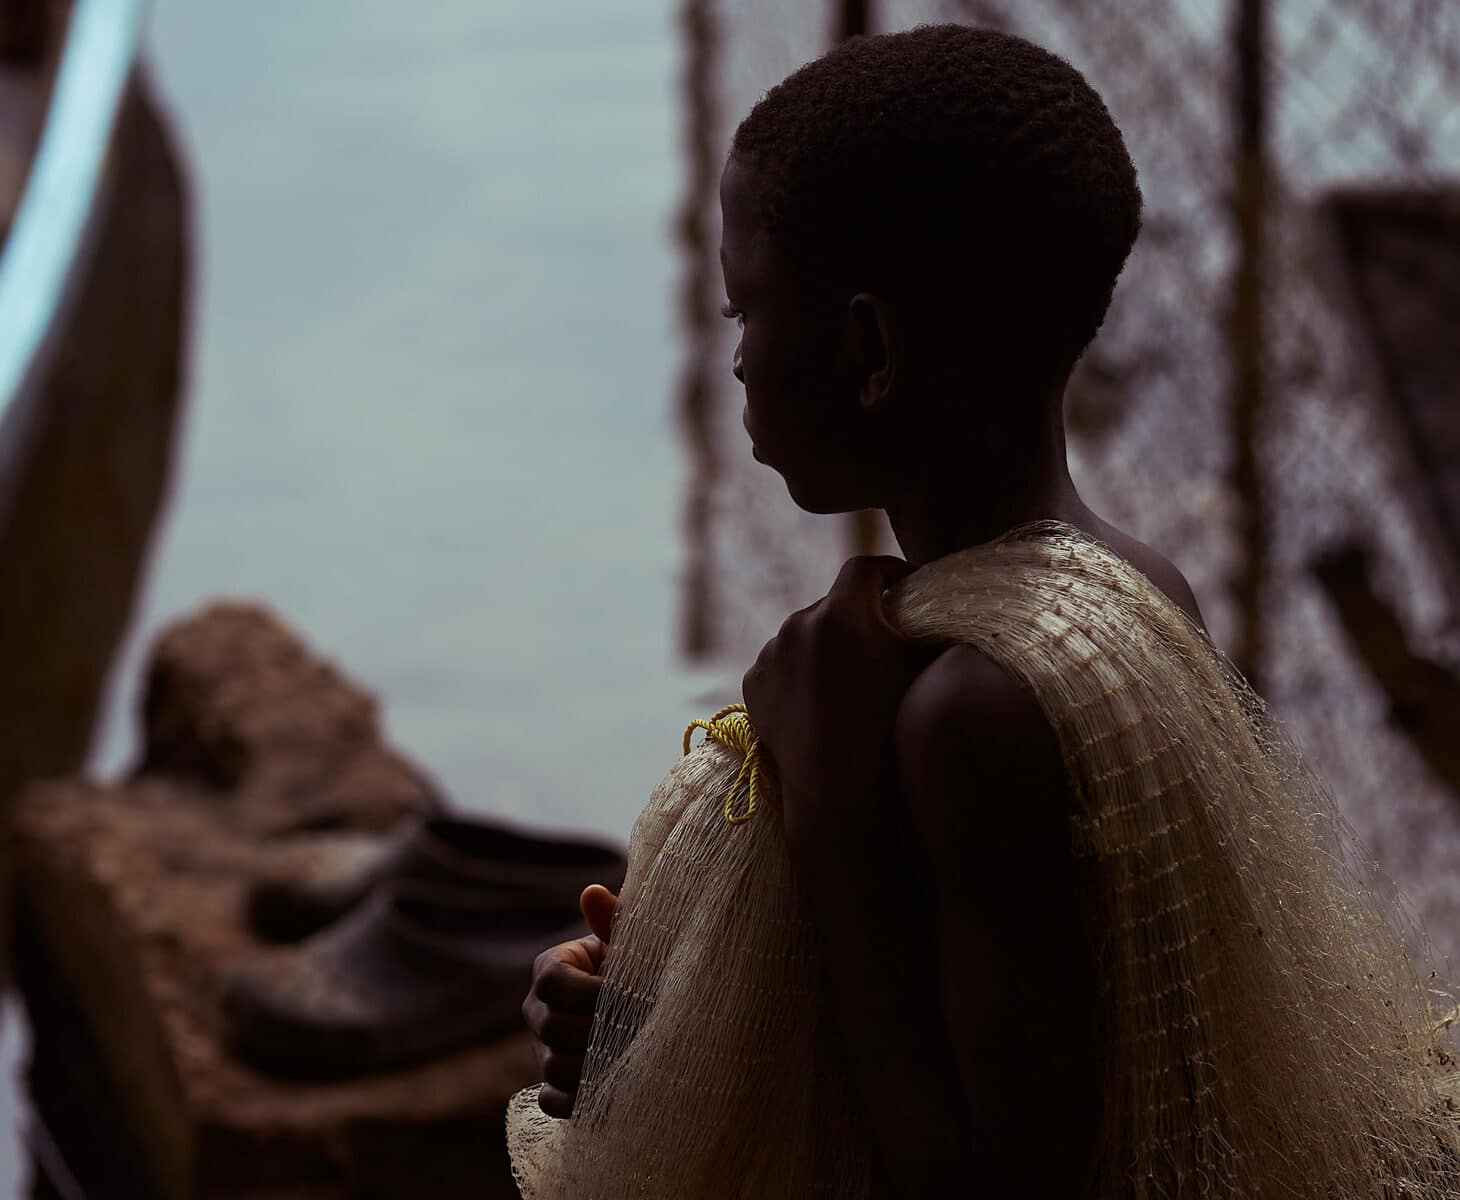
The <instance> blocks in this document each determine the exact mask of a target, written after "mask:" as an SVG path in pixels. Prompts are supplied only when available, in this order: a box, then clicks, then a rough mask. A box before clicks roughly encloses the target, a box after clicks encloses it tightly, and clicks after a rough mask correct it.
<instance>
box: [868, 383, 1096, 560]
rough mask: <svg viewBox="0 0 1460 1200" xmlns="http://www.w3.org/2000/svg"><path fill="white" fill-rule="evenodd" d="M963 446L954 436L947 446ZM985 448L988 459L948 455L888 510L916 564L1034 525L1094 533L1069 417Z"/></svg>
mask: <svg viewBox="0 0 1460 1200" xmlns="http://www.w3.org/2000/svg"><path fill="white" fill-rule="evenodd" d="M1056 412H1057V413H1058V409H1056ZM961 442H962V439H956V438H950V439H948V440H947V441H946V442H945V443H944V445H951V446H954V447H956V446H958V445H959V444H960V443H961ZM962 444H964V445H966V443H962ZM981 449H982V450H984V451H985V453H980V454H978V455H977V456H975V455H972V454H968V455H966V456H964V457H962V458H960V457H959V455H958V453H957V451H956V449H955V450H953V451H952V452H951V453H950V454H949V455H945V456H940V458H939V459H938V460H935V462H933V463H930V464H929V467H930V469H929V470H928V471H927V473H926V474H925V475H924V476H923V479H922V481H920V484H919V487H918V488H917V490H916V491H911V492H908V493H907V494H905V495H903V496H900V497H898V498H897V499H896V500H895V501H892V502H890V503H889V504H888V505H887V519H888V523H889V524H890V525H891V526H892V532H893V534H894V535H895V536H896V538H897V543H898V545H899V546H900V547H901V548H902V553H903V557H904V558H906V559H907V561H908V562H909V563H910V564H911V565H913V566H915V567H917V566H921V565H922V564H923V563H926V562H931V561H933V560H934V559H937V558H942V557H944V556H945V555H948V554H953V553H955V552H956V551H958V550H964V549H967V548H968V547H970V546H976V545H979V544H981V543H983V542H987V541H990V540H992V539H993V538H996V537H998V536H999V535H1000V534H1001V533H1004V532H1005V531H1007V530H1009V529H1013V528H1014V527H1015V526H1017V525H1023V524H1025V523H1026V522H1028V521H1040V520H1059V521H1067V522H1069V523H1070V524H1071V525H1075V526H1078V527H1081V528H1086V529H1088V528H1089V527H1090V525H1091V523H1092V522H1093V521H1095V520H1098V518H1096V517H1095V516H1094V514H1093V513H1092V512H1091V510H1090V509H1089V508H1088V507H1086V505H1085V502H1084V501H1083V500H1081V499H1080V495H1079V493H1078V492H1077V491H1076V490H1075V484H1074V480H1072V479H1071V478H1070V470H1069V465H1068V463H1067V461H1066V458H1065V436H1064V422H1063V420H1062V419H1056V420H1053V421H1051V422H1050V423H1049V424H1048V425H1046V426H1045V427H1044V428H1042V429H1041V430H1039V431H1038V432H1036V433H1033V434H1029V435H1026V436H1024V437H1023V438H1020V439H1017V441H1016V440H1014V439H1011V440H1010V442H1009V443H1007V444H1005V445H1003V446H1002V447H993V446H984V447H982V448H981Z"/></svg>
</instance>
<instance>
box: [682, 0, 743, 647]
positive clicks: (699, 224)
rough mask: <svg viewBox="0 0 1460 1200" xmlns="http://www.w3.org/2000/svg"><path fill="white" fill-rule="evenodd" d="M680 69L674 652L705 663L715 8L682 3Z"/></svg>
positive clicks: (712, 478) (711, 452)
mask: <svg viewBox="0 0 1460 1200" xmlns="http://www.w3.org/2000/svg"><path fill="white" fill-rule="evenodd" d="M679 22H680V28H681V31H682V32H683V35H684V44H685V62H684V70H683V74H682V75H681V76H680V90H681V95H682V98H683V111H684V142H685V150H686V157H687V160H688V163H689V171H688V176H687V179H686V181H685V191H684V198H683V200H682V201H681V204H680V208H679V212H678V214H677V217H676V221H675V231H676V235H677V239H678V241H679V245H680V249H681V251H682V254H683V260H682V261H683V262H684V264H685V272H684V277H683V278H682V279H681V281H680V285H679V304H680V319H681V321H682V322H683V325H684V330H685V334H686V342H687V345H688V350H687V353H686V356H685V361H684V366H683V367H682V368H681V370H680V376H679V384H678V387H677V392H678V397H679V403H678V409H679V413H678V415H679V426H680V431H681V433H682V435H683V437H684V440H685V445H686V447H687V448H688V450H689V454H690V471H689V482H688V485H687V488H686V494H685V500H684V507H683V509H682V511H681V516H680V526H681V529H682V531H683V537H684V547H685V560H686V562H685V573H684V581H683V593H682V598H681V601H680V603H681V608H680V623H679V648H680V652H681V653H682V654H683V655H684V656H685V657H686V658H687V659H689V660H690V661H691V662H699V661H703V660H704V659H706V658H708V657H709V655H710V653H711V652H712V650H713V649H714V648H715V647H714V643H715V640H716V636H717V630H716V615H717V614H716V612H715V607H714V602H715V592H714V588H713V586H712V577H713V563H712V558H711V554H710V540H709V536H710V526H711V522H712V519H713V511H712V510H713V504H714V498H715V491H716V488H717V486H718V485H719V481H720V475H721V461H720V452H719V449H718V439H717V431H716V422H715V411H714V409H715V405H714V400H715V396H716V394H717V391H716V386H715V381H716V379H717V378H718V376H717V374H716V373H717V372H719V371H724V372H725V373H727V374H728V373H729V371H730V363H729V361H728V359H725V358H722V357H720V356H719V355H718V354H717V350H718V347H719V344H720V343H719V341H718V333H719V328H718V322H719V319H720V318H719V310H718V308H717V307H716V305H715V303H714V300H713V297H714V296H715V295H717V294H718V284H717V283H716V282H715V280H716V276H717V274H718V270H719V266H718V262H717V258H716V255H717V248H716V246H715V244H714V241H713V233H712V225H711V213H712V210H713V205H714V201H715V196H716V194H717V189H718V186H719V178H720V160H719V157H718V148H717V146H716V145H715V130H716V127H717V122H718V120H719V110H718V108H717V106H716V90H715V89H716V86H717V84H718V79H717V76H716V67H717V62H716V59H717V56H718V50H719V43H720V33H719V24H718V21H717V12H716V9H715V0H683V2H682V4H681V6H680V13H679Z"/></svg>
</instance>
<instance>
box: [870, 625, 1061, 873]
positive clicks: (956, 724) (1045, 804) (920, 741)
mask: <svg viewBox="0 0 1460 1200" xmlns="http://www.w3.org/2000/svg"><path fill="white" fill-rule="evenodd" d="M897 758H898V776H899V779H900V781H901V784H902V789H903V793H904V796H905V799H906V801H907V803H908V807H909V810H910V815H911V816H912V818H913V820H914V821H915V823H917V824H918V825H919V826H921V828H922V833H923V835H924V839H925V840H926V841H929V842H931V843H936V842H940V841H942V840H943V839H945V838H947V839H953V841H955V842H957V843H958V844H960V845H961V846H963V847H964V848H965V849H966V847H967V845H968V843H967V841H966V838H967V837H968V836H974V835H975V833H976V831H978V832H982V834H984V835H988V834H990V833H993V832H995V830H997V831H998V832H999V835H1000V836H1001V837H1003V838H1009V839H1012V840H1013V841H1014V842H1023V843H1025V844H1026V845H1027V843H1028V842H1032V841H1039V840H1045V839H1047V838H1049V837H1051V836H1053V837H1054V838H1056V839H1058V842H1057V844H1062V843H1063V842H1067V841H1068V837H1067V835H1066V834H1065V833H1064V831H1063V828H1062V827H1061V826H1059V825H1058V821H1059V820H1060V819H1061V818H1062V817H1063V816H1065V815H1067V814H1068V812H1069V805H1070V800H1071V797H1070V793H1069V782H1068V778H1067V776H1066V773H1065V767H1064V758H1063V755H1062V754H1061V752H1060V746H1059V741H1058V739H1057V738H1056V736H1055V733H1054V730H1053V728H1051V726H1050V724H1049V722H1048V720H1047V719H1046V718H1045V716H1044V712H1043V710H1042V709H1041V708H1040V706H1039V702H1038V701H1037V700H1036V699H1035V696H1034V693H1033V692H1032V691H1031V690H1030V689H1029V687H1028V686H1027V685H1025V684H1024V683H1022V682H1021V681H1020V680H1018V679H1017V678H1015V677H1014V675H1012V674H1011V673H1010V672H1009V671H1008V670H1006V669H1005V668H1004V667H1003V666H1001V665H1000V664H999V663H997V662H995V661H994V660H993V659H992V658H990V657H989V656H988V655H986V654H984V653H983V652H982V651H980V650H978V649H977V648H976V647H974V646H969V645H956V646H951V647H949V648H948V649H947V650H945V651H943V653H941V654H940V655H939V656H938V657H937V658H936V659H935V660H934V661H933V662H932V664H931V665H929V666H928V667H927V669H926V670H924V671H923V672H922V674H921V675H919V676H918V678H917V679H916V680H915V681H914V682H913V685H912V686H911V687H910V688H909V689H908V691H907V694H906V695H905V696H904V697H903V701H902V704H901V706H900V707H899V709H898V715H897ZM979 797H982V798H987V799H988V800H990V801H1004V800H1008V799H1017V800H1018V801H1020V803H1014V804H1006V803H991V804H977V803H975V804H970V798H979ZM1023 801H1029V803H1023ZM991 820H992V821H993V822H995V825H994V827H992V828H991V827H990V824H989V822H990V821H991ZM950 848H951V847H950Z"/></svg>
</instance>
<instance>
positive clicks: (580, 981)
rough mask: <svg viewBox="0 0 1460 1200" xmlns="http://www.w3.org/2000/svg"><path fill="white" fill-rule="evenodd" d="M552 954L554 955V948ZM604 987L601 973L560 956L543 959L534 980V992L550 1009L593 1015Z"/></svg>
mask: <svg viewBox="0 0 1460 1200" xmlns="http://www.w3.org/2000/svg"><path fill="white" fill-rule="evenodd" d="M584 940H587V939H584ZM557 949H562V947H557ZM548 953H549V954H551V953H552V951H548ZM585 954H586V952H585ZM602 986H603V979H602V977H601V976H598V975H595V974H593V973H592V972H591V971H585V970H583V969H582V968H581V967H579V966H575V965H573V964H571V963H568V962H564V961H562V960H560V959H556V960H555V959H548V960H547V961H545V962H544V961H542V960H541V959H540V960H539V965H538V970H537V972H536V974H535V976H534V978H533V981H532V991H533V994H534V995H536V996H537V998H538V999H539V1000H541V1001H542V1002H543V1003H544V1004H546V1005H547V1006H548V1007H549V1008H558V1009H562V1010H564V1011H566V1012H576V1013H588V1014H589V1015H591V1014H592V1012H593V1006H594V1004H595V1003H596V1002H597V1000H598V989H599V988H601V987H602Z"/></svg>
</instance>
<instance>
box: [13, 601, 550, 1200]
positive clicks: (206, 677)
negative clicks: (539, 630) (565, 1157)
mask: <svg viewBox="0 0 1460 1200" xmlns="http://www.w3.org/2000/svg"><path fill="white" fill-rule="evenodd" d="M145 721H146V726H147V734H146V738H147V746H146V752H145V757H144V760H143V763H144V766H143V769H142V770H141V771H140V772H139V773H137V774H136V775H135V776H134V777H133V778H132V779H131V780H130V781H128V782H126V783H125V784H123V785H120V786H106V785H102V784H93V783H85V782H62V783H50V784H43V785H35V786H33V787H31V788H30V789H28V790H27V791H26V793H25V794H24V795H23V796H22V798H21V801H20V803H19V805H18V806H17V810H16V814H15V837H16V845H17V863H18V874H17V882H18V889H17V890H18V894H19V900H20V912H21V926H22V927H21V935H20V937H19V939H18V945H19V952H18V956H17V970H18V974H19V978H20V983H21V987H22V991H23V992H24V994H25V997H26V1001H27V1007H28V1009H29V1011H30V1012H31V1014H32V1021H33V1024H34V1026H35V1031H36V1038H35V1060H34V1064H33V1068H32V1074H33V1089H32V1090H33V1093H34V1095H35V1098H36V1101H37V1107H38V1109H39V1111H40V1113H41V1116H42V1117H43V1118H44V1119H45V1120H46V1122H47V1124H48V1125H49V1126H50V1128H51V1130H52V1132H53V1133H54V1134H55V1136H56V1139H57V1141H58V1142H59V1143H60V1144H61V1146H62V1149H63V1151H64V1152H65V1154H66V1156H67V1158H68V1161H69V1162H70V1165H71V1167H72V1169H73V1170H74V1171H75V1172H76V1173H77V1174H78V1175H79V1176H80V1177H81V1181H82V1183H83V1185H84V1186H85V1187H86V1188H87V1192H88V1194H89V1195H94V1196H107V1195H134V1194H146V1195H155V1196H163V1197H169V1198H172V1197H176V1198H179V1200H182V1198H189V1200H191V1198H211V1197H236V1198H239V1200H242V1198H245V1197H248V1198H257V1200H263V1198H264V1197H272V1198H282V1197H285V1196H289V1197H306V1196H307V1197H319V1198H326V1197H329V1198H335V1197H338V1198H341V1200H343V1198H345V1197H374V1196H380V1197H386V1196H391V1197H394V1196H431V1197H438V1198H440V1200H451V1198H452V1197H457V1196H462V1197H466V1196H470V1197H472V1200H489V1198H490V1197H493V1196H511V1195H515V1192H514V1190H513V1189H512V1185H511V1181H510V1177H509V1175H508V1173H507V1169H506V1161H505V1148H504V1143H503V1135H502V1118H503V1112H504V1109H505V1105H506V1101H507V1099H508V1097H509V1096H510V1095H511V1093H512V1092H513V1091H515V1090H516V1089H517V1088H519V1087H521V1086H524V1085H525V1084H526V1083H528V1082H529V1081H530V1080H531V1079H532V1078H533V1076H534V1064H533V1059H532V1054H531V1047H530V1043H529V1041H528V1040H527V1037H526V1035H525V1034H519V1035H515V1036H513V1037H510V1038H508V1039H506V1040H504V1041H502V1042H500V1043H497V1044H495V1045H489V1046H483V1047H478V1048H475V1049H472V1050H470V1051H468V1052H465V1053H462V1054H459V1055H457V1056H455V1057H452V1058H449V1059H445V1060H442V1061H440V1062H436V1063H432V1064H429V1065H427V1066H424V1067H421V1068H419V1069H414V1070H410V1071H405V1072H400V1073H397V1074H392V1075H385V1076H378V1077H374V1078H368V1079H362V1080H358V1081H352V1082H345V1083H339V1084H329V1085H322V1086H320V1085H297V1084H288V1083H283V1082H278V1081H275V1080H271V1079H268V1078H266V1077H264V1076H260V1075H258V1074H256V1073H255V1072H253V1071H251V1070H249V1069H248V1068H247V1067H245V1066H242V1065H240V1064H238V1063H236V1062H234V1061H233V1060H232V1059H230V1058H229V1057H228V1056H227V1054H226V1053H225V1052H224V1050H223V1049H222V1046H221V1022H220V1013H219V1008H218V980H219V977H220V974H221V973H222V972H224V971H225V970H226V969H228V968H229V967H230V966H231V965H233V964H236V963H238V962H239V961H241V960H242V959H244V958H245V957H246V956H250V955H254V954H258V953H261V952H262V953H268V952H269V951H267V950H265V949H262V948H261V947H259V946H258V945H257V944H256V943H255V942H254V941H253V940H252V938H251V937H250V935H249V934H248V933H247V931H246V929H245V928H244V923H243V915H242V912H243V903H244V896H245V891H246V888H247V887H248V885H249V883H250V882H251V881H252V880H254V879H256V878H258V877H259V876H260V875H262V874H264V873H266V872H275V871H287V870H289V868H290V861H291V856H297V855H298V854H299V852H300V849H301V846H300V843H299V842H298V841H297V840H295V841H294V842H293V843H292V844H291V839H290V838H289V837H288V836H287V831H288V830H290V829H293V828H295V827H299V826H305V827H319V826H324V825H333V826H338V827H340V828H342V829H353V830H360V829H372V828H374V829H378V828H383V827H385V826H388V825H389V824H390V823H392V822H393V821H394V820H397V819H399V818H400V817H401V816H403V815H406V814H410V813H413V812H418V811H421V810H423V809H426V808H429V807H431V806H432V805H433V804H435V803H436V802H437V801H436V797H435V794H434V791H433V789H432V788H431V786H430V784H429V782H427V781H426V780H425V779H423V777H422V776H421V774H420V773H419V772H418V771H416V770H415V769H414V768H412V767H411V766H410V765H409V764H408V763H406V762H405V761H404V760H403V759H402V758H401V757H400V756H398V755H397V754H395V753H394V752H393V751H391V750H390V749H389V748H388V747H386V746H384V745H383V744H382V742H381V738H380V732H379V727H378V722H377V715H376V707H375V704H374V702H373V701H372V700H371V698H370V697H368V696H367V695H365V694H364V693H363V692H362V691H361V690H360V689H358V688H356V687H354V686H353V685H352V684H350V682H349V681H347V680H346V679H344V678H343V677H342V676H341V675H340V674H339V673H338V672H336V671H335V670H334V669H333V668H332V667H330V666H329V665H328V664H326V663H323V662H321V661H320V660H319V659H317V658H316V657H314V656H313V655H311V654H310V653H309V652H308V651H307V650H306V648H305V647H304V646H302V645H301V644H300V642H299V641H298V640H297V639H296V638H294V637H293V636H292V635H291V634H290V633H289V632H288V630H287V629H285V628H284V627H283V626H282V625H281V624H280V623H279V622H277V621H276V620H275V619H273V618H272V617H270V616H269V615H268V614H267V613H265V612H264V611H263V610H261V609H258V608H254V607H251V606H245V605H227V606H220V607H216V608H214V609H212V610H210V611H209V612H207V613H205V614H203V615H201V616H199V617H197V618H195V619H193V620H191V621H189V622H187V623H185V624H183V625H180V626H178V627H175V628H174V629H173V630H171V631H170V632H169V633H167V634H165V635H164V636H163V637H162V638H161V639H160V641H159V643H158V646H157V649H156V651H155V653H154V657H153V661H152V667H151V671H150V675H149V688H148V694H147V700H146V704H145ZM281 834H283V835H284V836H281ZM98 1093H100V1094H98Z"/></svg>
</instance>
